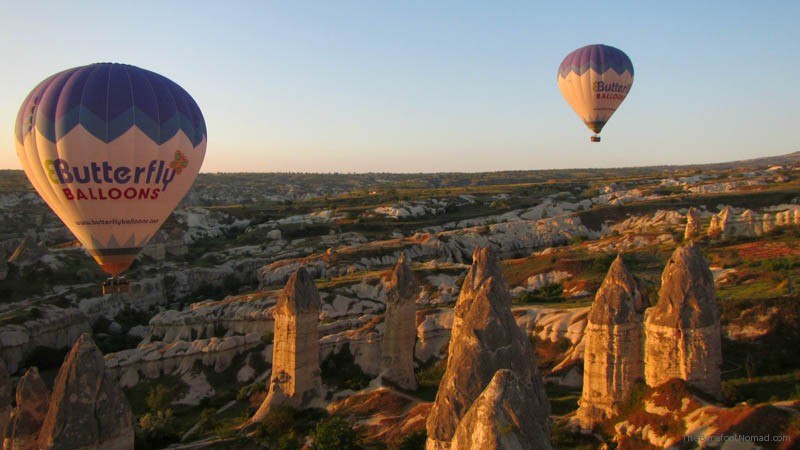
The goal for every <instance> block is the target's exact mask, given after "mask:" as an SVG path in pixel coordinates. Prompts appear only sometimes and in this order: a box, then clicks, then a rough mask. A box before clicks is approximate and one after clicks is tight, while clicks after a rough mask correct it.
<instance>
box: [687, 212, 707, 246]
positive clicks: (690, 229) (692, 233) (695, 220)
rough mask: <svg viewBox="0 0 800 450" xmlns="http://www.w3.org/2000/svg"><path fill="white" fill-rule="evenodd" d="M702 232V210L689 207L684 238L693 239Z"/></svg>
mask: <svg viewBox="0 0 800 450" xmlns="http://www.w3.org/2000/svg"><path fill="white" fill-rule="evenodd" d="M702 233H703V227H702V224H701V222H700V211H698V210H697V209H696V208H689V212H688V213H686V230H685V231H684V233H683V239H684V240H687V241H691V240H692V239H696V238H698V237H700V235H701V234H702Z"/></svg>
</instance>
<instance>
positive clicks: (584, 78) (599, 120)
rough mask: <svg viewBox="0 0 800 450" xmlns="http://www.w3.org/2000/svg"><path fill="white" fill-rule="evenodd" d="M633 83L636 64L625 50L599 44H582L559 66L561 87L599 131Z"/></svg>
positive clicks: (571, 103) (566, 97) (566, 98)
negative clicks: (584, 45)
mask: <svg viewBox="0 0 800 450" xmlns="http://www.w3.org/2000/svg"><path fill="white" fill-rule="evenodd" d="M632 85H633V64H632V63H631V60H630V58H628V55H626V54H625V53H624V52H623V51H622V50H620V49H618V48H615V47H611V46H608V45H602V44H596V45H587V46H586V47H581V48H579V49H577V50H575V51H573V52H572V53H570V54H569V55H567V57H566V58H564V61H562V62H561V66H559V68H558V88H559V89H560V90H561V94H562V95H563V96H564V99H565V100H566V101H567V103H569V105H570V106H571V107H572V109H574V110H575V112H576V113H578V116H580V118H581V119H582V120H583V122H584V123H585V124H586V126H587V127H589V129H590V130H592V131H594V132H595V133H600V131H601V130H602V129H603V127H604V126H605V124H606V122H608V119H610V118H611V115H612V114H614V111H616V110H617V108H618V107H619V105H620V104H621V103H622V101H623V100H625V97H626V96H627V95H628V92H629V91H630V89H631V86H632Z"/></svg>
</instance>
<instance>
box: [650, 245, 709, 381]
mask: <svg viewBox="0 0 800 450" xmlns="http://www.w3.org/2000/svg"><path fill="white" fill-rule="evenodd" d="M644 323H645V379H646V381H647V384H648V385H649V386H657V385H660V384H662V383H664V382H665V381H667V380H669V379H671V378H681V379H683V380H686V381H687V382H688V383H689V384H690V385H692V386H694V387H696V388H698V389H700V390H702V391H704V392H706V393H708V394H710V395H713V396H715V397H720V396H721V386H720V366H721V365H722V350H721V342H720V341H721V335H720V308H719V305H718V304H717V297H716V292H715V289H714V278H713V276H712V275H711V271H710V270H709V268H708V263H707V262H706V260H705V258H704V257H703V255H702V253H701V252H700V249H699V247H697V246H696V245H693V244H690V245H687V246H685V247H680V248H678V249H677V250H675V252H674V253H673V254H672V257H671V258H670V259H669V261H668V262H667V265H666V267H665V268H664V272H663V273H662V274H661V288H660V289H659V291H658V303H657V304H656V305H655V306H653V307H652V308H649V309H648V310H647V311H646V312H645V321H644Z"/></svg>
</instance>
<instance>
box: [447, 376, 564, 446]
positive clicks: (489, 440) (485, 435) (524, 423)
mask: <svg viewBox="0 0 800 450" xmlns="http://www.w3.org/2000/svg"><path fill="white" fill-rule="evenodd" d="M532 406H533V405H531V403H530V402H528V401H527V396H526V392H525V388H523V387H522V385H521V384H520V380H519V378H517V376H516V375H515V374H514V372H512V371H510V370H507V369H502V370H498V371H497V372H495V374H494V377H492V380H491V381H490V382H489V384H488V385H487V386H486V389H484V390H483V392H481V395H480V396H478V398H477V399H475V401H474V402H473V403H472V406H470V407H469V410H467V413H466V414H465V415H464V418H462V419H461V422H459V424H458V428H456V432H455V435H453V441H452V443H451V446H450V449H451V450H509V449H518V450H539V449H550V448H551V446H550V435H549V433H548V431H547V429H545V428H543V427H542V423H541V422H539V421H537V416H538V413H539V411H536V410H533V409H532Z"/></svg>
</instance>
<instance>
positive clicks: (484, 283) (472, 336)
mask: <svg viewBox="0 0 800 450" xmlns="http://www.w3.org/2000/svg"><path fill="white" fill-rule="evenodd" d="M472 259H473V262H472V267H470V270H469V272H468V273H467V276H466V278H465V280H464V284H463V285H462V288H461V293H460V295H459V297H458V301H457V302H456V306H455V317H454V321H453V329H452V334H451V338H450V346H449V349H448V355H447V368H446V370H445V373H444V376H443V377H442V381H441V383H440V385H439V391H438V392H437V394H436V401H435V402H434V404H433V407H432V409H431V412H430V414H429V415H428V419H427V424H426V427H427V430H428V441H427V444H426V449H428V450H438V449H447V448H449V447H450V441H451V440H452V438H453V435H454V434H455V432H456V427H457V426H458V424H459V422H460V421H461V419H462V418H463V417H464V415H465V414H466V413H467V410H468V409H469V408H470V406H471V405H472V404H473V402H474V401H475V399H476V398H478V396H479V395H480V394H481V392H483V390H484V389H485V388H486V386H487V385H488V384H489V382H490V381H491V379H492V377H494V375H495V372H497V371H498V370H501V369H509V370H511V371H512V372H514V374H515V375H516V376H517V377H518V378H519V383H520V385H521V388H522V391H523V393H524V396H523V397H524V398H523V401H524V402H525V403H526V404H528V405H530V411H531V414H533V419H534V420H533V421H531V423H534V424H536V426H537V430H526V433H531V434H536V435H541V436H544V440H545V443H546V445H547V447H546V448H549V439H550V425H549V415H550V402H549V400H548V399H547V396H546V395H545V391H544V383H543V381H542V378H541V375H540V374H539V370H538V368H537V367H536V357H535V356H534V353H533V347H532V346H531V342H530V340H529V338H528V336H526V334H525V333H524V332H523V331H522V330H521V329H520V327H519V325H517V323H516V321H515V320H514V316H513V315H512V314H511V296H510V294H509V292H508V286H507V285H506V282H505V280H504V279H503V275H502V271H501V270H500V263H499V261H498V259H497V257H496V256H495V255H494V252H492V251H491V249H489V248H478V249H476V250H475V252H474V253H473V256H472Z"/></svg>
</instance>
